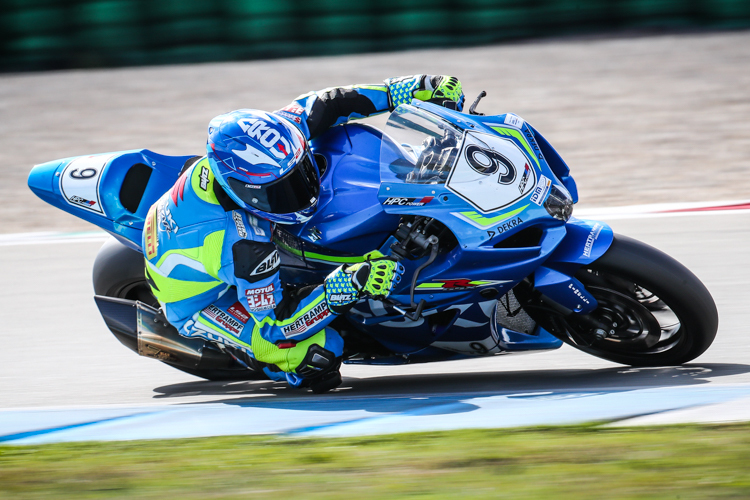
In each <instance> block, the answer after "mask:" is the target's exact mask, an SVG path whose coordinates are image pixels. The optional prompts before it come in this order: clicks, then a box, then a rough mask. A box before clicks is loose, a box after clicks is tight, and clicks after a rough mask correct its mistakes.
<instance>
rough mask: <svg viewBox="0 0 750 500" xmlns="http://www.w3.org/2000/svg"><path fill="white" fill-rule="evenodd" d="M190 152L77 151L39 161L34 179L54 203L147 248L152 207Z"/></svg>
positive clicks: (36, 186)
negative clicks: (145, 227)
mask: <svg viewBox="0 0 750 500" xmlns="http://www.w3.org/2000/svg"><path fill="white" fill-rule="evenodd" d="M190 158H192V156H164V155H160V154H157V153H154V152H152V151H149V150H147V149H139V150H131V151H119V152H114V153H103V154H98V155H85V156H75V157H71V158H65V159H62V160H55V161H51V162H47V163H43V164H41V165H36V166H35V167H34V168H33V169H32V170H31V173H30V174H29V180H28V183H29V188H31V190H32V191H33V192H34V193H35V194H36V195H37V196H39V197H40V198H41V199H43V200H44V201H46V202H47V203H49V204H50V205H53V206H55V207H57V208H59V209H61V210H64V211H65V212H68V213H70V214H73V215H75V216H76V217H80V218H81V219H83V220H85V221H87V222H91V223H92V224H94V225H96V226H99V227H100V228H102V229H104V230H105V231H107V232H108V233H110V234H112V235H113V236H115V237H116V238H117V239H118V240H119V241H121V242H122V243H123V244H125V245H127V246H129V247H130V248H133V249H134V250H138V251H141V248H140V241H141V231H142V230H143V221H144V219H145V217H146V213H147V212H148V209H149V207H151V205H152V204H153V203H154V202H156V200H158V199H159V197H161V195H163V194H164V193H165V192H166V191H167V190H169V189H170V188H171V187H172V186H173V185H174V183H175V181H177V177H178V175H179V173H180V169H181V168H182V166H183V165H184V164H185V162H186V161H187V160H189V159H190ZM126 192H127V194H125V193H126Z"/></svg>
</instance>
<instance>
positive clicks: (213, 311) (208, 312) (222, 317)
mask: <svg viewBox="0 0 750 500" xmlns="http://www.w3.org/2000/svg"><path fill="white" fill-rule="evenodd" d="M202 313H203V315H204V316H206V317H207V318H208V319H210V320H211V321H213V322H214V323H216V324H217V325H219V326H220V327H221V328H223V329H224V330H226V331H228V332H229V333H231V334H232V335H239V334H240V332H242V329H243V328H244V326H245V325H244V324H243V323H240V322H239V321H237V319H236V318H235V317H234V316H232V315H230V314H228V313H225V312H224V311H222V310H221V309H219V308H218V307H216V306H215V305H213V304H211V305H210V306H208V307H207V308H205V309H203V311H202Z"/></svg>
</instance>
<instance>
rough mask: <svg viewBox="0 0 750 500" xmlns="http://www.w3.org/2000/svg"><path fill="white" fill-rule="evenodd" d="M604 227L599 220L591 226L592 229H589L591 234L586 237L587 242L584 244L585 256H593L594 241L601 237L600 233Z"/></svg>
mask: <svg viewBox="0 0 750 500" xmlns="http://www.w3.org/2000/svg"><path fill="white" fill-rule="evenodd" d="M603 228H604V226H603V225H601V224H599V223H598V222H597V223H596V224H594V226H593V227H592V228H591V231H589V235H588V236H587V237H586V244H585V245H583V256H584V257H591V250H592V249H593V248H594V242H595V241H596V240H597V239H599V233H601V232H602V229H603Z"/></svg>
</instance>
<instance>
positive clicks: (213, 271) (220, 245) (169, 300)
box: [143, 75, 460, 377]
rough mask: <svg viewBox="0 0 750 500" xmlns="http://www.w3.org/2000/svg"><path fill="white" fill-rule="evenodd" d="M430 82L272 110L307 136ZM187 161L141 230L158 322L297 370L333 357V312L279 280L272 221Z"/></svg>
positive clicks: (400, 83) (202, 164) (390, 83)
mask: <svg viewBox="0 0 750 500" xmlns="http://www.w3.org/2000/svg"><path fill="white" fill-rule="evenodd" d="M433 80H434V78H433ZM425 82H427V83H425ZM456 82H457V80H456ZM425 87H427V90H425ZM431 88H432V87H430V79H429V78H428V77H425V76H424V75H416V76H413V77H401V78H392V79H388V80H386V81H385V83H383V84H374V85H352V86H347V87H336V88H330V89H325V90H321V91H318V92H313V93H309V94H304V95H302V96H300V97H298V98H297V99H295V100H294V101H293V102H292V103H291V104H290V105H289V106H286V107H285V108H283V109H281V110H278V111H276V112H275V114H276V115H277V116H279V117H281V118H283V119H285V120H287V121H289V122H290V123H292V124H294V125H296V126H297V127H298V128H299V129H300V131H301V132H302V133H303V134H304V136H305V137H306V138H307V139H308V140H310V139H313V138H315V137H317V136H318V135H320V134H321V133H323V132H324V131H325V130H326V129H328V128H329V127H331V126H334V125H338V124H341V123H344V122H346V121H348V120H350V119H352V118H362V117H366V116H371V115H375V114H378V113H382V112H385V111H388V110H392V109H394V108H395V107H396V106H398V105H399V104H401V103H404V102H411V99H412V97H413V96H414V95H415V92H422V95H426V94H424V93H425V92H428V93H431ZM458 90H459V91H460V84H458ZM428 97H429V96H428ZM193 161H194V163H192V165H190V166H188V167H186V168H185V169H184V172H183V173H182V175H181V176H180V178H179V179H178V181H177V183H176V184H175V185H174V187H173V188H172V189H171V190H170V191H169V192H167V193H165V194H164V195H163V196H162V197H161V199H159V201H157V202H156V203H155V204H154V205H153V206H152V207H151V209H150V210H149V212H148V216H147V219H146V222H145V226H144V231H143V249H144V254H145V257H146V278H147V280H148V282H149V284H150V285H151V288H152V291H153V293H154V295H155V296H156V298H157V299H158V300H159V303H160V304H161V306H162V308H163V310H164V312H165V315H166V317H167V320H168V321H169V322H170V323H171V324H172V325H174V326H175V327H176V328H177V329H178V330H179V332H180V334H181V335H183V336H186V337H198V338H203V339H206V340H209V341H213V342H215V343H217V344H220V345H226V346H230V347H231V348H233V349H236V350H239V351H242V352H243V353H244V354H246V355H248V356H250V357H252V358H255V359H256V360H258V361H261V362H263V363H267V364H269V365H273V366H275V367H278V369H280V370H282V371H284V372H287V373H292V374H297V375H301V376H302V377H308V376H312V375H314V374H315V370H320V369H321V365H320V363H323V365H325V363H326V361H327V360H330V363H329V364H330V365H332V366H333V365H334V364H335V363H338V359H339V358H340V356H341V355H342V352H343V341H342V339H341V337H340V336H339V335H338V333H336V332H335V331H334V330H333V329H331V328H329V327H328V325H329V324H330V323H331V321H333V319H334V317H335V314H334V312H332V311H331V309H330V308H329V307H328V304H327V302H326V295H325V290H324V286H323V285H322V284H321V285H318V286H310V287H305V288H293V287H290V286H287V285H286V284H284V283H282V282H281V281H280V279H279V264H280V258H279V253H278V250H277V249H276V246H275V245H274V243H273V242H272V241H271V236H272V230H273V228H272V225H271V223H270V222H268V221H266V220H263V219H260V218H257V217H255V216H253V215H252V214H250V213H248V212H246V211H244V210H241V209H240V208H239V207H238V206H237V205H236V204H235V203H234V202H233V201H232V200H231V198H230V197H229V196H228V195H227V194H226V193H225V192H224V191H223V190H222V188H221V186H219V183H218V182H215V181H214V176H213V174H212V172H211V169H210V166H209V162H208V159H207V158H206V157H203V158H200V159H196V160H193ZM334 310H337V309H335V308H334ZM321 358H326V359H325V360H324V361H321ZM313 360H315V361H313ZM316 362H317V363H318V365H317V366H316ZM336 366H338V365H337V364H336Z"/></svg>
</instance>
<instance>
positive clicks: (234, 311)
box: [227, 301, 250, 325]
mask: <svg viewBox="0 0 750 500" xmlns="http://www.w3.org/2000/svg"><path fill="white" fill-rule="evenodd" d="M227 312H228V313H229V314H231V315H232V316H234V317H235V318H237V319H238V320H239V321H240V323H242V324H243V325H244V324H245V323H247V320H249V319H250V315H249V314H247V310H246V309H245V308H244V307H243V305H242V304H241V303H240V302H239V301H237V302H235V303H234V304H232V305H231V306H229V309H227Z"/></svg>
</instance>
